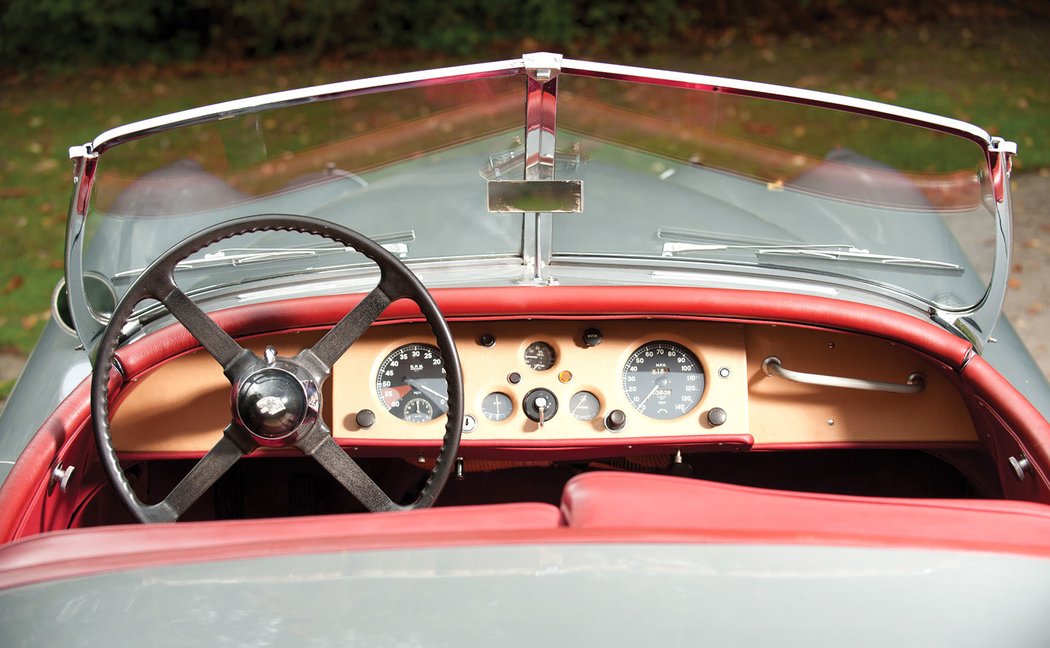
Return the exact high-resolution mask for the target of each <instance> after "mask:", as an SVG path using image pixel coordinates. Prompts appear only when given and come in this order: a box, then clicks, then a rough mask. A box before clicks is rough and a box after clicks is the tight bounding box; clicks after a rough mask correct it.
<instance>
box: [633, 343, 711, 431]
mask: <svg viewBox="0 0 1050 648" xmlns="http://www.w3.org/2000/svg"><path fill="white" fill-rule="evenodd" d="M622 381H623V391H624V394H626V395H627V400H629V401H631V405H634V408H635V409H637V410H638V411H639V412H641V413H642V414H644V415H645V416H648V417H649V418H654V419H673V418H678V417H679V416H682V415H683V414H685V413H686V412H688V411H689V410H691V409H693V408H694V407H696V405H697V403H699V402H700V397H701V396H702V395H703V393H704V368H703V367H702V366H701V365H700V361H699V360H697V359H696V356H695V355H693V354H692V353H690V352H689V350H687V349H686V348H685V347H683V346H682V345H680V344H675V343H674V342H650V343H649V344H646V345H644V346H642V347H640V348H639V349H637V350H636V351H635V352H634V353H632V354H631V357H630V358H628V359H627V364H626V365H624V367H623V377H622Z"/></svg>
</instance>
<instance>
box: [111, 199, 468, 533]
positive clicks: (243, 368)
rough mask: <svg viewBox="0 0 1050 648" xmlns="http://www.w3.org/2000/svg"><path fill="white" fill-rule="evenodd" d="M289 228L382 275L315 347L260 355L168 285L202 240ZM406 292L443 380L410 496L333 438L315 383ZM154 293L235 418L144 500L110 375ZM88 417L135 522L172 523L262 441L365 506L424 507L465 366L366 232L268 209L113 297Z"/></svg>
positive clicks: (176, 255)
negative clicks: (420, 482)
mask: <svg viewBox="0 0 1050 648" xmlns="http://www.w3.org/2000/svg"><path fill="white" fill-rule="evenodd" d="M275 230H286V231H296V232H304V233H308V234H316V235H318V236H322V237H324V238H327V239H330V240H332V241H335V242H337V243H341V244H343V245H346V246H349V247H352V248H353V249H355V250H356V251H358V252H360V253H361V254H363V255H365V256H366V257H368V258H369V259H371V260H372V261H374V262H375V263H376V264H377V265H378V266H379V271H380V279H379V285H378V286H376V287H375V288H374V289H373V290H372V291H371V292H370V293H368V295H366V296H365V298H364V299H362V300H361V302H360V303H359V304H358V305H357V306H356V307H355V308H353V309H352V310H351V311H350V312H349V313H347V314H346V315H345V316H344V317H343V318H342V319H341V320H340V321H339V322H338V323H337V324H336V325H335V326H334V327H333V328H332V329H331V330H330V331H328V333H326V334H325V335H324V337H322V338H321V339H320V340H319V341H318V342H317V344H315V345H314V346H313V347H311V348H308V349H304V350H302V351H301V352H299V353H298V354H297V355H296V356H294V357H290V358H286V357H279V356H277V355H276V353H275V352H274V351H273V349H272V348H270V349H267V352H266V353H265V354H264V357H262V358H260V357H258V356H257V355H255V354H254V353H252V352H251V351H249V350H247V349H244V348H242V347H241V346H240V345H238V344H237V343H236V342H235V341H234V340H233V338H231V337H230V335H229V334H228V333H226V331H224V330H222V329H221V328H220V327H219V325H218V324H216V323H215V321H214V320H212V319H211V318H210V317H208V316H207V315H206V314H205V313H204V312H203V311H202V310H201V309H200V308H198V307H197V305H196V304H194V303H193V302H192V301H191V300H190V299H189V297H187V296H186V293H184V292H183V291H182V290H181V289H179V288H178V286H177V285H176V284H175V278H174V271H175V265H176V264H177V263H178V262H179V261H181V260H183V259H185V258H186V257H188V256H189V255H191V254H193V253H194V252H197V251H199V250H201V249H202V248H204V247H206V246H208V245H211V244H213V243H216V242H218V241H221V240H223V239H227V238H230V237H232V236H236V235H238V234H245V233H248V232H259V231H275ZM402 298H407V299H411V300H412V301H414V302H415V303H416V304H417V305H418V306H419V308H420V310H421V311H422V313H423V315H424V317H425V318H426V321H427V323H428V324H429V325H430V328H431V329H432V330H433V332H434V336H435V337H436V338H437V345H438V348H439V349H440V350H441V356H442V360H443V363H444V367H445V372H446V380H447V381H448V422H447V423H446V424H445V436H444V439H443V440H442V444H441V450H440V451H439V452H438V456H437V461H436V462H435V463H434V469H433V470H432V471H431V474H430V476H429V478H428V479H427V481H426V484H425V485H424V486H423V489H422V491H421V492H420V494H419V497H418V498H417V499H416V501H414V502H412V503H411V504H408V505H404V506H402V505H399V504H396V503H395V502H393V501H391V499H390V498H389V497H388V496H387V495H386V493H384V492H383V491H382V490H381V489H380V488H379V486H377V485H376V483H375V482H374V481H372V479H371V478H370V477H369V476H368V475H367V474H365V472H364V471H363V470H361V467H360V466H358V465H357V462H355V461H354V460H353V459H351V458H350V457H349V456H348V455H347V454H346V453H345V452H344V451H343V450H342V448H340V447H339V445H338V444H337V443H336V442H335V441H334V440H333V439H332V432H331V430H330V428H329V427H328V426H327V425H326V424H325V422H324V420H323V417H322V415H321V412H322V407H321V393H322V392H321V386H322V385H323V384H324V381H325V380H327V379H328V377H329V376H330V375H331V373H332V367H333V365H334V364H335V361H336V360H337V359H338V358H339V357H340V356H342V355H343V354H344V353H346V351H347V349H349V348H350V346H351V345H352V344H353V343H354V342H356V341H357V340H358V338H360V337H361V335H362V334H363V333H364V332H365V331H366V330H367V329H368V327H369V326H370V325H371V324H372V323H373V322H375V321H376V319H377V318H378V317H379V316H380V315H381V314H382V312H383V310H384V309H386V307H387V306H388V305H389V304H391V303H392V302H394V301H396V300H398V299H402ZM145 299H156V300H157V301H159V302H161V303H162V304H164V306H166V307H167V309H168V311H169V312H171V314H172V315H174V316H175V318H176V319H177V320H179V322H181V323H182V325H183V326H185V327H186V329H187V330H188V331H189V332H190V334H192V335H193V336H194V337H195V338H196V339H197V341H199V342H200V344H201V346H202V347H204V349H205V350H206V351H207V352H208V353H210V354H211V356H212V357H213V358H215V360H216V361H217V362H218V363H219V364H220V365H222V369H223V372H224V373H225V374H226V377H227V378H228V379H229V381H230V384H231V386H232V389H231V405H232V417H231V418H232V420H231V422H230V424H229V425H227V426H226V429H225V430H223V434H222V439H220V440H219V442H218V443H217V444H216V445H215V447H213V448H212V449H211V450H210V451H209V452H208V453H207V454H206V455H204V457H203V458H202V459H201V460H200V461H199V462H197V464H196V465H195V466H194V467H193V468H192V469H191V470H190V472H189V473H188V474H187V475H186V476H185V477H184V478H183V479H182V481H180V482H179V484H178V485H177V486H175V488H174V489H172V491H171V492H170V493H168V495H167V496H166V497H165V498H164V499H163V500H162V501H160V502H158V503H156V504H144V503H143V502H142V501H140V500H139V498H138V496H137V495H136V494H135V492H134V490H133V489H132V487H131V485H130V484H129V483H128V479H127V476H126V475H125V473H124V470H123V468H121V466H120V461H119V460H118V458H117V453H116V451H115V450H114V448H113V439H112V437H111V436H110V426H109V377H110V372H111V370H112V367H113V360H114V357H115V353H116V347H117V342H118V341H119V339H120V334H121V330H122V329H123V328H124V326H125V324H126V323H127V320H128V318H129V317H130V316H131V313H132V312H133V310H134V308H135V306H136V305H138V303H139V302H141V301H143V300H145ZM91 418H92V422H93V424H94V427H95V442H96V444H97V446H98V454H99V457H100V458H101V460H102V465H103V466H104V467H105V469H106V473H107V474H108V475H109V478H110V480H111V481H112V483H113V486H114V488H115V489H116V491H117V494H118V495H119V496H120V499H121V500H122V501H123V502H124V505H125V506H127V508H128V510H129V511H130V512H131V514H132V515H134V516H135V517H136V518H137V519H138V520H139V521H140V522H173V521H175V520H177V519H178V518H179V516H181V515H182V514H183V513H185V512H186V509H188V508H189V507H190V506H191V505H192V504H193V503H194V502H196V501H197V499H198V498H199V497H200V496H201V495H202V494H204V492H205V491H206V490H208V488H210V487H211V486H212V485H213V484H214V483H215V482H216V480H218V479H219V477H221V476H222V475H223V474H224V473H225V472H226V471H227V470H229V468H230V467H231V466H232V465H233V464H234V463H235V462H236V461H237V460H238V459H239V458H240V457H242V456H244V455H248V454H251V453H252V452H254V451H255V450H256V449H258V448H259V447H261V446H265V447H281V448H286V447H292V448H296V449H297V450H299V451H300V452H302V453H303V454H305V455H309V456H311V457H313V458H314V459H315V460H316V461H317V463H319V464H321V466H322V467H324V469H325V470H327V471H328V472H329V473H331V474H332V476H333V477H335V478H336V480H338V481H339V483H340V484H342V485H343V487H344V488H346V490H347V491H349V492H350V494H351V495H353V496H354V497H356V498H357V499H358V500H359V501H360V502H361V503H362V504H364V505H365V506H366V507H367V508H368V509H369V510H370V511H390V510H403V509H415V508H423V507H427V506H431V505H432V504H433V503H434V500H435V499H437V496H438V494H439V493H440V492H441V489H442V488H444V486H445V482H446V481H448V476H449V473H450V471H451V469H452V465H453V459H454V458H455V457H456V454H457V452H458V450H459V441H460V436H461V435H462V432H463V374H462V371H461V369H460V365H459V355H458V353H457V352H456V345H455V342H454V341H453V339H452V333H451V332H450V331H449V328H448V323H447V322H445V318H444V317H443V316H442V314H441V311H440V310H438V307H437V304H435V303H434V299H433V298H432V297H431V296H430V293H428V292H427V289H426V288H425V287H423V284H422V283H420V281H419V279H417V278H416V276H415V275H414V274H412V271H411V270H409V269H408V268H407V267H405V264H403V263H402V262H401V261H399V260H398V259H397V257H395V256H394V255H392V254H391V253H389V252H387V251H386V250H385V249H384V248H383V247H382V246H380V245H379V244H377V243H376V242H374V241H372V240H371V239H369V238H367V237H365V236H364V235H362V234H359V233H357V232H355V231H353V230H350V229H347V228H345V227H340V226H338V225H334V224H332V223H327V222H324V221H319V220H315V219H312V218H306V217H303V216H287V215H267V216H254V217H250V218H244V219H240V220H235V221H231V222H228V223H224V224H222V225H219V226H216V227H212V228H210V229H206V230H204V231H202V232H200V233H198V234H195V235H193V236H191V237H190V238H188V239H186V240H184V241H183V242H181V243H179V244H178V245H176V246H175V247H173V248H171V249H170V250H168V251H167V252H166V253H164V254H163V255H162V256H161V257H160V258H159V259H157V260H156V261H154V262H153V263H152V264H151V265H150V266H149V267H148V268H146V270H145V271H143V273H142V275H141V276H139V278H138V279H137V280H136V281H135V283H133V284H132V285H131V287H130V288H129V289H128V292H127V293H126V294H125V295H124V297H123V299H121V300H120V304H118V305H117V307H116V309H115V310H114V312H113V316H112V317H111V319H110V321H109V325H108V326H107V327H106V330H105V333H104V334H103V336H102V340H101V342H100V343H99V350H98V356H97V357H96V359H95V364H94V367H93V371H92V377H91Z"/></svg>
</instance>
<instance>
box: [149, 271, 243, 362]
mask: <svg viewBox="0 0 1050 648" xmlns="http://www.w3.org/2000/svg"><path fill="white" fill-rule="evenodd" d="M164 288H165V289H164V290H158V291H157V294H156V295H155V296H156V297H157V298H158V299H159V300H160V302H161V303H162V304H164V306H166V307H167V309H168V311H169V312H170V313H171V314H172V315H174V316H175V319H177V320H179V322H180V323H181V324H182V325H183V326H185V327H186V330H187V331H189V332H190V334H191V335H192V336H193V337H195V338H197V341H198V342H200V343H201V346H202V347H204V350H205V351H207V352H208V353H210V354H211V356H212V357H213V358H215V360H216V361H217V362H218V363H219V364H220V365H222V370H223V371H224V372H225V373H226V375H227V377H229V376H230V375H231V374H232V373H234V371H233V370H234V369H235V368H236V365H238V364H239V362H238V361H240V360H242V359H244V356H245V354H249V355H252V356H253V357H254V354H252V353H251V351H248V350H247V349H245V348H243V347H241V345H239V344H237V343H236V342H234V340H233V338H231V337H230V336H229V334H228V333H226V331H224V330H222V328H220V327H219V325H218V324H216V323H215V320H213V319H212V318H210V317H208V315H207V314H205V312H204V311H202V310H201V309H200V308H199V307H198V306H197V305H196V304H194V303H193V301H192V300H191V299H190V298H189V297H187V296H186V293H184V292H182V290H181V289H180V288H179V287H178V286H176V285H175V282H174V281H171V282H170V283H169V285H167V286H165V287H164Z"/></svg>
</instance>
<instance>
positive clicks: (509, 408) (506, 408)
mask: <svg viewBox="0 0 1050 648" xmlns="http://www.w3.org/2000/svg"><path fill="white" fill-rule="evenodd" d="M481 413H482V414H484V415H485V418H487V419H488V420H490V421H502V420H505V419H506V418H507V417H508V416H510V415H511V414H513V413H514V403H513V402H512V401H511V400H510V396H507V395H506V394H504V393H503V392H492V393H491V394H489V395H488V396H486V397H485V398H484V400H482V401H481Z"/></svg>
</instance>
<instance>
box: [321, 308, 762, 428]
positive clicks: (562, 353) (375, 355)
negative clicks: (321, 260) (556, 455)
mask: <svg viewBox="0 0 1050 648" xmlns="http://www.w3.org/2000/svg"><path fill="white" fill-rule="evenodd" d="M590 327H596V328H598V329H599V330H600V331H601V333H602V342H601V344H599V345H597V346H593V347H586V346H584V344H583V342H582V334H583V331H584V330H585V329H587V328H590ZM450 328H451V329H452V333H453V335H454V336H455V338H456V344H457V347H458V350H459V354H460V363H461V365H462V367H463V377H464V401H465V411H466V413H467V414H469V415H471V416H472V417H473V418H474V419H475V420H476V422H477V426H476V427H475V428H474V429H473V430H471V431H470V432H469V433H465V434H464V435H463V439H464V441H466V442H470V441H474V440H492V441H510V442H513V443H515V444H520V443H528V441H529V440H532V439H535V440H572V439H580V440H589V439H601V438H606V439H609V438H653V437H666V436H696V435H701V434H719V435H723V434H744V433H746V432H747V429H748V413H747V407H748V406H747V382H746V378H745V368H746V359H745V357H744V338H743V326H741V325H737V324H711V323H703V322H679V321H659V320H614V321H603V322H593V321H591V322H588V321H558V320H526V321H511V322H463V323H453V324H451V326H450ZM486 333H487V334H490V335H492V336H494V337H495V340H496V342H495V344H494V345H492V346H491V347H486V346H482V345H480V344H479V343H478V340H479V339H480V337H481V336H482V335H483V334H486ZM654 341H670V342H676V343H678V344H681V345H683V346H685V347H686V348H687V349H689V351H691V352H692V353H693V354H695V355H696V356H697V359H698V360H699V361H700V364H701V365H702V366H703V368H704V372H705V375H706V388H705V390H704V392H703V395H702V397H701V399H700V402H699V404H698V405H697V406H696V407H694V408H693V409H692V410H690V411H689V412H687V413H686V414H684V415H682V416H680V417H678V418H675V419H668V420H657V419H652V418H647V417H645V416H644V415H642V414H641V413H640V412H639V411H638V410H637V409H635V408H634V407H633V406H632V405H631V403H630V402H629V401H628V399H627V396H626V395H625V394H624V390H623V387H622V383H621V374H622V372H623V368H624V364H625V363H626V362H627V360H628V358H629V356H630V355H631V353H633V352H634V351H635V350H636V349H637V348H638V347H640V346H642V345H643V344H646V343H649V342H654ZM533 342H546V343H547V344H550V345H551V346H552V347H553V348H554V351H555V361H554V365H553V366H552V367H551V368H550V369H547V370H545V371H536V370H533V369H530V368H529V367H528V366H526V363H525V359H524V354H525V348H526V347H527V346H528V345H529V344H531V343H533ZM411 343H426V344H433V343H434V338H433V335H432V334H431V332H430V329H429V328H427V327H426V326H425V325H406V326H397V327H373V328H372V329H371V330H369V331H368V333H367V334H365V335H364V336H363V337H362V338H361V339H360V340H359V341H358V342H357V343H356V344H355V345H354V346H353V347H352V348H351V349H350V351H349V352H347V354H346V355H344V356H343V358H342V359H340V360H339V362H337V363H336V365H335V370H334V371H333V383H334V384H333V388H332V391H333V406H332V413H333V417H334V421H333V422H332V428H333V432H334V434H335V436H337V437H340V438H348V439H350V438H352V439H374V440H411V439H439V438H440V437H441V435H442V434H443V433H444V426H445V420H446V419H445V417H438V418H436V419H434V420H431V421H427V422H425V423H413V422H408V421H403V420H401V419H399V418H397V417H396V416H394V415H393V414H391V413H390V412H389V411H387V409H386V407H385V406H384V404H383V402H382V401H381V400H380V397H379V394H378V392H377V389H376V374H377V372H378V371H379V366H380V364H381V363H382V362H383V360H384V358H386V357H387V355H389V354H390V353H392V352H393V351H394V350H396V349H397V348H399V347H400V346H402V345H406V344H411ZM720 368H724V369H725V371H723V373H725V374H727V377H724V378H723V377H720V376H719V375H718V370H719V369H720ZM563 371H568V372H570V373H571V374H572V377H571V379H570V380H569V381H568V382H564V383H563V382H561V380H559V374H560V373H561V372H563ZM512 372H516V373H518V374H519V375H520V376H521V381H520V382H519V383H518V384H512V383H511V382H510V381H509V380H508V376H509V375H510V374H511V373H512ZM537 388H544V389H548V390H550V391H551V392H552V393H553V394H554V396H555V397H556V398H557V400H558V403H559V409H558V413H557V414H556V415H555V416H554V417H553V418H552V419H551V420H549V421H547V422H546V423H545V424H544V425H543V426H542V427H540V426H539V425H538V424H537V423H535V422H533V421H532V420H530V419H529V418H528V417H526V415H525V413H524V411H523V409H522V402H523V399H524V398H525V395H526V394H527V393H528V392H529V391H531V390H533V389H537ZM580 391H588V392H591V393H592V394H594V395H595V396H597V398H598V401H599V403H600V414H599V415H598V416H596V417H595V418H594V419H593V420H590V421H581V420H578V419H576V418H575V417H574V416H572V414H571V412H570V410H569V401H570V399H571V397H572V395H573V394H575V393H577V392H580ZM493 392H501V393H503V394H505V395H507V396H508V397H509V398H510V401H511V403H512V407H513V413H512V414H511V415H510V416H509V417H508V418H506V419H505V420H502V421H492V420H489V419H487V418H485V417H484V416H483V415H482V404H481V401H482V399H483V398H484V397H485V396H486V395H488V394H491V393H493ZM712 407H720V408H722V409H723V410H725V411H726V413H727V417H726V422H725V423H724V424H723V425H721V426H719V427H714V426H712V425H711V424H710V423H708V422H707V412H708V411H709V410H710V409H711V408H712ZM363 409H369V410H372V411H373V412H374V413H375V416H376V423H375V425H373V426H372V427H371V428H369V429H361V428H360V426H358V425H357V423H356V420H355V419H356V416H357V413H358V412H360V411H361V410H363ZM614 409H619V410H622V411H623V412H624V413H625V414H626V416H627V423H626V426H625V427H624V429H622V430H620V431H618V432H610V431H608V430H606V428H605V425H604V423H603V418H604V417H605V416H606V415H607V414H608V413H609V412H610V411H612V410H614Z"/></svg>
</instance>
